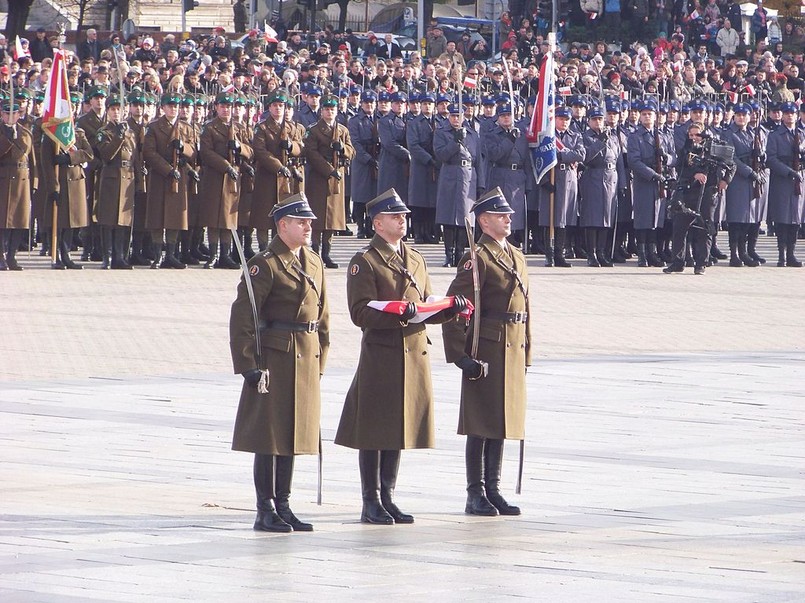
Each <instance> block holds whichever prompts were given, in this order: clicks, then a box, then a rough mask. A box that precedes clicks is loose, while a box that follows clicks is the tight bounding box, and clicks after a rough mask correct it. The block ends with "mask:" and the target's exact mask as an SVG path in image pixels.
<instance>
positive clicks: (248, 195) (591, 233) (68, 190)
mask: <svg viewBox="0 0 805 603" xmlns="http://www.w3.org/2000/svg"><path fill="white" fill-rule="evenodd" d="M29 96H30V95H29ZM17 99H18V100H17V104H18V106H17V104H15V105H14V106H12V105H10V104H7V108H9V109H11V110H6V111H4V120H7V121H8V122H9V124H10V125H9V126H8V127H7V128H6V130H5V132H6V140H7V141H13V140H16V138H15V136H17V132H19V131H21V130H26V131H29V132H30V133H31V138H32V141H31V147H32V152H31V154H32V157H31V159H30V161H28V162H27V163H28V167H29V168H30V167H31V166H33V165H34V164H35V163H37V162H38V165H39V170H38V171H40V172H42V174H36V173H35V172H34V171H33V170H30V169H29V171H28V172H26V173H27V174H28V175H29V177H28V178H27V181H28V188H29V190H30V192H31V194H32V196H33V218H35V219H36V221H37V224H38V225H39V228H40V234H41V235H42V239H43V241H47V240H49V239H50V237H49V236H48V235H47V232H48V230H49V228H50V223H51V222H52V218H51V214H52V212H51V211H49V209H50V208H52V207H53V204H54V203H55V205H56V206H57V207H58V208H59V212H58V221H57V228H58V229H59V234H60V237H58V238H59V240H60V241H61V243H60V244H59V250H58V251H59V258H58V261H56V262H54V267H56V268H62V267H66V268H78V267H80V264H78V263H76V262H74V261H72V259H71V258H70V256H69V251H70V248H71V245H72V243H73V232H74V230H75V229H81V241H82V243H83V245H84V255H83V256H82V259H84V260H89V259H98V260H102V261H103V263H102V267H104V268H107V267H110V268H128V267H130V266H131V265H151V266H152V267H154V268H156V267H169V268H184V267H185V266H186V265H187V264H198V263H200V262H203V263H204V265H205V267H221V268H237V267H238V262H237V256H236V255H235V254H234V253H233V249H232V239H231V235H230V233H231V232H232V231H233V230H236V232H237V233H238V235H239V236H240V237H242V241H243V242H244V243H245V246H246V253H247V256H248V257H250V256H251V255H252V254H253V253H254V252H253V251H252V249H251V247H252V240H251V234H252V233H253V232H256V235H257V242H258V246H259V248H260V249H261V250H262V249H265V248H266V246H267V244H268V241H269V239H270V231H271V230H272V228H273V223H272V221H271V220H270V218H269V217H268V213H269V211H270V208H271V207H272V206H273V205H274V204H275V203H276V202H277V201H278V200H280V199H282V198H284V197H285V196H288V195H292V194H295V193H297V192H300V191H305V192H306V194H307V196H308V198H309V199H310V201H311V203H312V204H313V206H314V207H315V208H316V213H317V215H318V216H319V219H318V220H317V221H316V223H315V229H314V237H313V238H314V248H315V249H316V250H317V251H320V252H321V254H322V256H323V259H324V261H325V264H326V265H327V266H328V267H330V268H334V267H337V264H336V263H335V262H333V260H332V258H331V256H330V251H331V246H332V236H333V234H334V233H337V232H339V231H344V230H345V229H346V226H347V222H348V217H349V216H350V214H351V215H352V217H353V219H354V220H355V222H356V223H357V225H358V235H359V236H360V237H370V236H371V234H372V232H371V223H370V221H369V220H367V218H366V214H365V203H366V202H367V201H368V200H369V199H372V198H374V197H375V196H376V195H377V194H378V192H379V191H383V190H388V189H389V188H394V189H395V190H398V191H400V195H401V197H403V199H404V200H405V201H406V202H407V203H408V205H409V206H410V207H411V209H412V215H411V225H412V229H411V230H412V232H413V235H414V238H415V239H416V241H417V242H418V243H435V242H437V241H439V240H440V239H441V240H442V241H443V243H444V247H445V262H444V264H445V265H446V266H447V265H456V263H457V262H458V259H459V258H460V257H461V256H462V254H463V250H464V248H465V247H466V244H467V241H466V237H465V235H464V228H463V218H464V216H465V215H466V214H467V212H468V203H469V199H472V198H475V197H477V196H479V195H480V194H482V193H483V192H484V191H485V190H491V189H493V188H494V187H497V186H499V187H500V188H501V189H502V190H503V191H504V194H505V195H506V198H507V199H508V201H509V203H510V205H511V207H512V208H513V209H514V214H513V216H512V230H513V234H512V240H513V242H514V243H515V244H518V245H523V246H525V247H527V248H528V249H529V250H530V251H532V252H543V253H545V255H546V263H547V264H548V265H556V266H569V265H570V264H569V262H568V261H567V260H568V258H569V257H570V258H572V257H573V256H575V257H581V258H586V259H587V263H588V265H590V266H609V265H612V263H613V262H624V261H626V259H628V258H629V257H630V256H631V254H630V248H631V249H632V250H634V251H635V252H636V254H637V256H638V265H640V266H648V265H652V266H665V265H666V264H668V263H671V262H673V260H674V253H673V251H672V248H671V242H672V239H673V236H672V220H670V219H666V218H667V217H668V216H669V214H668V211H669V208H670V207H672V206H675V205H676V204H675V203H674V202H673V198H674V193H675V191H677V190H683V188H684V187H685V186H686V185H687V184H686V183H685V182H679V183H678V182H677V180H678V178H677V176H678V175H679V172H680V171H681V170H680V168H681V166H682V163H683V162H681V161H680V157H682V158H683V159H684V158H685V153H686V152H687V151H686V150H685V148H684V147H685V146H686V144H687V143H686V141H687V139H688V137H687V132H688V129H689V127H690V125H691V124H693V123H701V124H702V125H703V126H705V128H706V131H705V134H706V135H709V136H710V137H713V138H715V139H717V140H719V141H720V142H723V143H726V144H729V145H731V146H732V147H734V148H735V150H736V153H735V154H736V165H737V172H738V173H737V175H733V176H731V179H730V180H729V181H727V182H725V183H724V185H723V186H721V185H717V189H718V190H716V195H715V197H716V214H715V215H714V219H713V220H712V224H709V223H708V224H707V225H706V226H704V225H703V224H699V225H698V226H697V228H696V230H697V231H699V230H702V229H706V230H707V231H709V235H708V236H709V241H710V250H709V252H708V261H711V259H712V260H717V259H725V258H726V256H725V255H724V254H721V252H720V251H719V250H718V247H717V245H716V244H715V242H716V236H717V230H716V229H717V226H718V225H719V224H721V223H722V222H724V221H726V222H728V223H729V224H730V225H731V226H730V251H731V257H730V263H731V264H732V265H736V266H737V265H749V266H752V265H757V264H759V263H762V262H763V258H760V256H758V255H757V252H756V248H755V245H756V243H757V238H758V234H759V231H760V222H761V221H762V220H764V219H767V220H768V221H769V222H773V223H774V224H775V228H776V229H777V234H778V243H779V245H780V246H781V247H780V249H782V250H783V255H784V256H786V258H785V259H784V262H783V263H784V264H790V265H796V263H797V260H796V258H795V256H794V252H793V245H795V244H796V236H795V235H796V230H797V228H798V225H799V224H800V223H801V222H802V215H801V214H802V208H801V202H799V201H798V200H796V199H795V200H793V205H794V207H793V208H788V209H786V210H783V209H780V211H778V206H777V205H778V201H779V200H780V197H778V196H776V195H772V201H771V202H770V203H769V204H768V205H769V207H768V210H767V199H768V198H769V195H768V192H769V191H768V188H769V187H768V186H766V181H768V179H769V178H768V176H765V175H766V174H767V169H772V170H774V167H772V166H770V167H769V168H766V167H765V161H766V157H765V154H764V153H762V152H761V150H762V149H764V148H765V146H766V137H767V136H768V132H769V131H771V130H772V129H777V128H778V127H779V124H781V123H782V115H783V114H782V106H775V105H772V106H770V107H769V110H768V119H767V120H766V121H765V122H764V123H763V124H762V125H761V127H760V128H757V127H756V126H757V123H758V122H759V121H760V120H761V112H760V107H759V106H758V105H757V104H753V103H739V104H738V105H737V106H731V105H730V106H726V107H725V106H720V105H718V104H716V105H713V106H710V105H708V104H707V103H706V102H705V101H702V100H694V101H691V102H690V103H688V104H687V105H686V106H684V107H681V106H679V105H677V104H675V103H669V104H665V103H656V102H654V101H652V100H649V101H645V102H643V101H637V102H632V103H629V102H626V101H621V100H619V99H616V98H614V97H611V98H609V99H607V101H606V102H605V103H604V104H603V106H602V105H600V104H596V103H593V104H592V105H591V106H588V105H590V103H589V102H588V100H587V99H585V98H583V97H571V98H570V99H569V100H568V103H567V105H566V106H560V107H558V108H557V111H556V117H557V120H556V121H557V148H558V164H557V166H556V167H555V168H554V170H553V172H554V177H553V180H552V181H551V179H549V178H545V179H543V181H542V182H540V183H537V182H536V181H535V179H534V174H533V169H532V163H531V161H532V160H531V154H530V150H529V147H528V142H527V140H526V136H525V132H526V130H527V128H528V126H529V121H530V116H531V113H532V112H533V108H534V100H535V99H533V98H532V99H530V100H529V101H528V103H527V107H526V108H525V111H524V114H523V116H522V117H520V118H519V119H518V118H517V112H518V111H517V110H518V107H517V106H512V105H511V104H510V103H509V102H508V100H509V99H508V97H507V96H505V95H502V96H497V97H493V96H486V97H484V98H483V100H482V101H481V106H480V107H479V106H478V103H477V102H476V99H475V98H474V97H473V96H470V95H468V96H466V97H449V96H446V95H435V94H433V93H422V94H416V95H415V96H413V97H408V96H407V95H406V94H405V93H401V92H397V93H392V94H388V93H385V92H384V93H380V94H378V93H376V92H374V91H372V90H361V89H358V88H357V87H353V88H350V89H341V90H339V91H337V93H336V94H335V95H329V94H328V95H325V94H324V91H323V90H321V89H320V88H318V87H317V86H315V85H309V86H303V88H302V93H301V101H300V105H299V109H298V111H297V110H295V103H294V102H293V99H292V98H290V97H287V96H285V95H284V94H283V93H282V92H278V93H275V94H273V95H272V96H271V97H269V98H268V99H267V100H266V104H265V109H266V110H265V112H264V114H263V118H262V120H261V121H257V113H258V107H257V103H255V102H254V101H253V99H249V98H247V97H245V96H243V95H240V94H239V93H237V92H235V91H232V92H224V93H221V94H219V95H218V96H217V97H216V99H215V102H214V103H213V104H212V111H213V112H214V115H213V116H212V119H209V120H208V119H207V117H208V115H207V113H208V99H205V98H204V97H203V96H199V95H179V94H176V93H167V94H165V95H163V97H162V98H161V99H160V100H161V103H160V112H161V116H159V117H157V115H156V105H155V103H154V100H155V99H153V98H148V95H147V94H145V93H143V92H141V91H140V90H138V89H135V90H133V91H131V93H130V94H129V95H128V97H127V98H122V97H121V96H120V95H119V94H115V95H112V96H108V92H107V90H106V89H105V88H102V87H95V88H93V89H91V90H89V91H88V93H87V94H86V97H85V98H84V101H85V112H84V113H83V114H82V115H81V116H80V117H79V118H78V120H77V124H76V125H77V136H76V145H75V146H74V147H73V148H72V149H70V150H68V151H64V150H62V151H58V150H57V149H56V148H55V145H52V144H51V142H50V140H49V138H48V137H43V136H42V134H41V125H40V123H41V117H37V115H41V100H37V99H35V98H34V99H26V98H23V96H22V94H20V93H18V94H17ZM73 100H74V102H75V103H76V106H78V104H79V103H78V101H80V100H81V99H80V98H75V97H74V98H73ZM28 104H30V105H31V106H30V107H29V106H28ZM747 108H748V110H747ZM736 109H737V110H736ZM795 109H796V107H795ZM744 111H747V112H746V114H747V115H749V123H748V124H746V126H745V127H744V128H741V126H740V125H739V124H740V123H741V121H742V119H743V118H741V117H739V116H740V115H743V114H744ZM795 115H796V110H795ZM12 122H16V125H14V124H12ZM800 123H801V122H800ZM735 130H740V132H741V134H740V136H739V138H742V139H747V138H748V139H751V145H750V146H751V149H750V154H749V155H748V156H747V155H746V154H745V151H746V148H745V147H746V144H745V142H746V141H745V140H744V141H743V142H741V141H738V140H735V136H734V135H733V134H734V131H735ZM22 138H23V139H25V136H23V137H22ZM792 144H793V141H792ZM18 146H19V142H18ZM24 146H25V145H24V144H23V145H22V147H20V149H22V148H23V147H24ZM43 152H46V153H47V155H48V157H44V156H43V155H42V153H43ZM33 155H36V156H37V157H36V159H34V158H33ZM23 156H25V153H24V152H22V151H21V150H19V149H18V152H17V153H12V154H8V155H7V156H3V158H2V161H4V162H6V163H8V165H9V166H10V165H12V164H13V165H14V166H15V168H14V169H16V170H18V171H20V170H21V171H24V170H25V169H26V168H25V167H23V164H24V163H26V161H25V160H23V159H22V157H23ZM741 162H742V163H743V165H749V166H750V167H751V170H750V171H749V173H748V174H744V173H743V171H742V167H741V166H742V163H741ZM793 163H794V162H793V158H792V159H791V161H789V162H788V165H790V166H791V168H792V169H794V171H797V170H796V169H795V167H796V166H794V165H793ZM45 172H47V173H45ZM82 173H83V177H81V174H82ZM773 173H774V172H773ZM37 175H38V176H41V177H42V178H41V179H42V181H43V182H42V184H43V186H41V187H39V186H34V184H35V180H36V179H35V178H34V176H37ZM62 179H63V180H64V185H63V186H62V185H61V182H59V181H60V180H62ZM753 179H757V181H755V180H753ZM732 180H734V183H733V182H732ZM771 180H772V183H774V182H775V180H774V178H772V179H771ZM748 181H751V182H749V184H751V186H749V188H751V194H749V193H747V191H748V188H747V182H748ZM17 182H19V180H18V181H17ZM680 187H682V188H680ZM747 195H748V196H747ZM676 196H677V197H679V196H682V193H678V194H677V195H676ZM29 197H30V196H29ZM9 198H12V195H10V196H9ZM13 198H14V199H15V203H10V202H9V203H7V204H6V212H5V215H6V221H5V225H4V248H6V250H7V251H6V258H5V261H4V262H3V264H2V266H0V268H2V267H6V268H11V269H19V268H20V267H19V264H18V263H17V262H16V258H15V257H14V254H15V252H16V250H17V249H18V248H19V247H20V245H19V244H20V243H21V240H22V238H24V233H25V229H27V228H28V224H30V220H31V214H30V213H28V214H27V215H26V209H25V208H26V207H30V206H31V205H30V201H26V198H25V197H24V196H20V195H13ZM82 199H83V200H84V203H83V204H82V203H81V200H82ZM350 205H351V208H350ZM2 209H3V208H2V207H1V206H0V210H2ZM694 209H695V208H694ZM767 213H768V215H767ZM782 214H785V215H782ZM0 215H2V214H0ZM12 216H13V220H12ZM551 216H552V218H551ZM12 221H13V225H12ZM700 222H702V220H700ZM788 224H790V225H792V226H795V228H793V229H789V228H787V227H786V225H788ZM777 225H780V227H779V228H778V227H777ZM789 230H791V231H792V232H794V235H790V234H789ZM18 231H19V232H18ZM205 231H206V238H207V241H208V246H207V247H205V246H204V238H205V237H204V235H205ZM550 233H553V235H554V236H553V237H551V236H550ZM12 238H13V241H12ZM792 238H793V242H792V241H791V239H792ZM129 241H130V242H131V245H130V246H129ZM163 248H164V249H163ZM789 248H791V250H790V252H789ZM93 253H95V254H96V255H93ZM789 254H790V255H791V260H789V259H787V255H789ZM685 255H686V259H687V260H688V261H693V258H692V256H691V254H690V252H689V251H686V253H685Z"/></svg>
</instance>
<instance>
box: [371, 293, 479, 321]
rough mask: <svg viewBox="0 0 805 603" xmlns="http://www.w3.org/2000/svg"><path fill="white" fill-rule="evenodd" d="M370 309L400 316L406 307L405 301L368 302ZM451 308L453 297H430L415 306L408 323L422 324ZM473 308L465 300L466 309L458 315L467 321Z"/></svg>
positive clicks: (468, 301) (469, 302) (470, 303)
mask: <svg viewBox="0 0 805 603" xmlns="http://www.w3.org/2000/svg"><path fill="white" fill-rule="evenodd" d="M367 305H368V306H369V307H370V308H374V309H375V310H380V311H381V312H387V313H389V314H397V315H398V316H401V315H402V313H403V312H405V308H406V306H407V305H408V302H407V301H375V300H373V301H370V302H369V303H368V304H367ZM452 307H453V296H452V295H448V296H447V297H444V296H441V295H431V296H429V297H428V299H426V300H425V301H424V302H420V303H418V304H417V305H416V316H414V317H413V318H411V319H409V320H408V322H423V321H425V320H427V319H428V318H430V317H431V316H433V315H434V314H436V313H437V312H441V311H442V310H447V309H448V308H452ZM473 310H474V307H473V305H472V302H471V301H470V300H467V309H466V310H464V311H463V312H461V313H459V316H461V317H462V318H464V319H469V318H470V316H472V311H473Z"/></svg>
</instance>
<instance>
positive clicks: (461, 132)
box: [453, 128, 467, 142]
mask: <svg viewBox="0 0 805 603" xmlns="http://www.w3.org/2000/svg"><path fill="white" fill-rule="evenodd" d="M453 136H454V137H455V139H456V141H457V142H461V141H463V140H464V139H465V138H467V130H466V128H456V129H455V130H453Z"/></svg>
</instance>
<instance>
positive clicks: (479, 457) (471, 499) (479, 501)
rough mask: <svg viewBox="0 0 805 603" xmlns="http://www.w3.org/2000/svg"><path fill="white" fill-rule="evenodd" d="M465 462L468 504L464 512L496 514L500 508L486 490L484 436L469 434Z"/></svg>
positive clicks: (485, 515) (483, 514)
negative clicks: (491, 500)
mask: <svg viewBox="0 0 805 603" xmlns="http://www.w3.org/2000/svg"><path fill="white" fill-rule="evenodd" d="M464 462H465V465H466V468H467V504H466V505H464V513H466V514H467V515H480V516H482V517H494V516H496V515H497V514H498V510H497V509H496V508H495V507H494V506H493V505H492V503H491V502H489V499H488V498H487V497H486V492H485V491H484V438H479V437H477V436H467V445H466V447H465V449H464Z"/></svg>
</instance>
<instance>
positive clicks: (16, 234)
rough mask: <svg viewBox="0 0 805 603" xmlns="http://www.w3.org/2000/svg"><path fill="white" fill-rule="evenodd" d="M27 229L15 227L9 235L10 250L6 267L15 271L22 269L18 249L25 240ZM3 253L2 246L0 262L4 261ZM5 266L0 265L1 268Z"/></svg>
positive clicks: (7, 253) (7, 254)
mask: <svg viewBox="0 0 805 603" xmlns="http://www.w3.org/2000/svg"><path fill="white" fill-rule="evenodd" d="M24 232H25V231H23V230H20V229H14V230H12V231H11V234H10V235H9V237H8V251H7V252H6V269H7V270H12V271H14V272H20V271H22V266H20V265H19V264H18V263H17V250H18V249H19V248H20V245H21V244H22V241H23V233H24ZM2 258H3V253H2V248H0V264H1V263H2ZM2 269H3V268H2V267H1V266H0V270H2Z"/></svg>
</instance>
